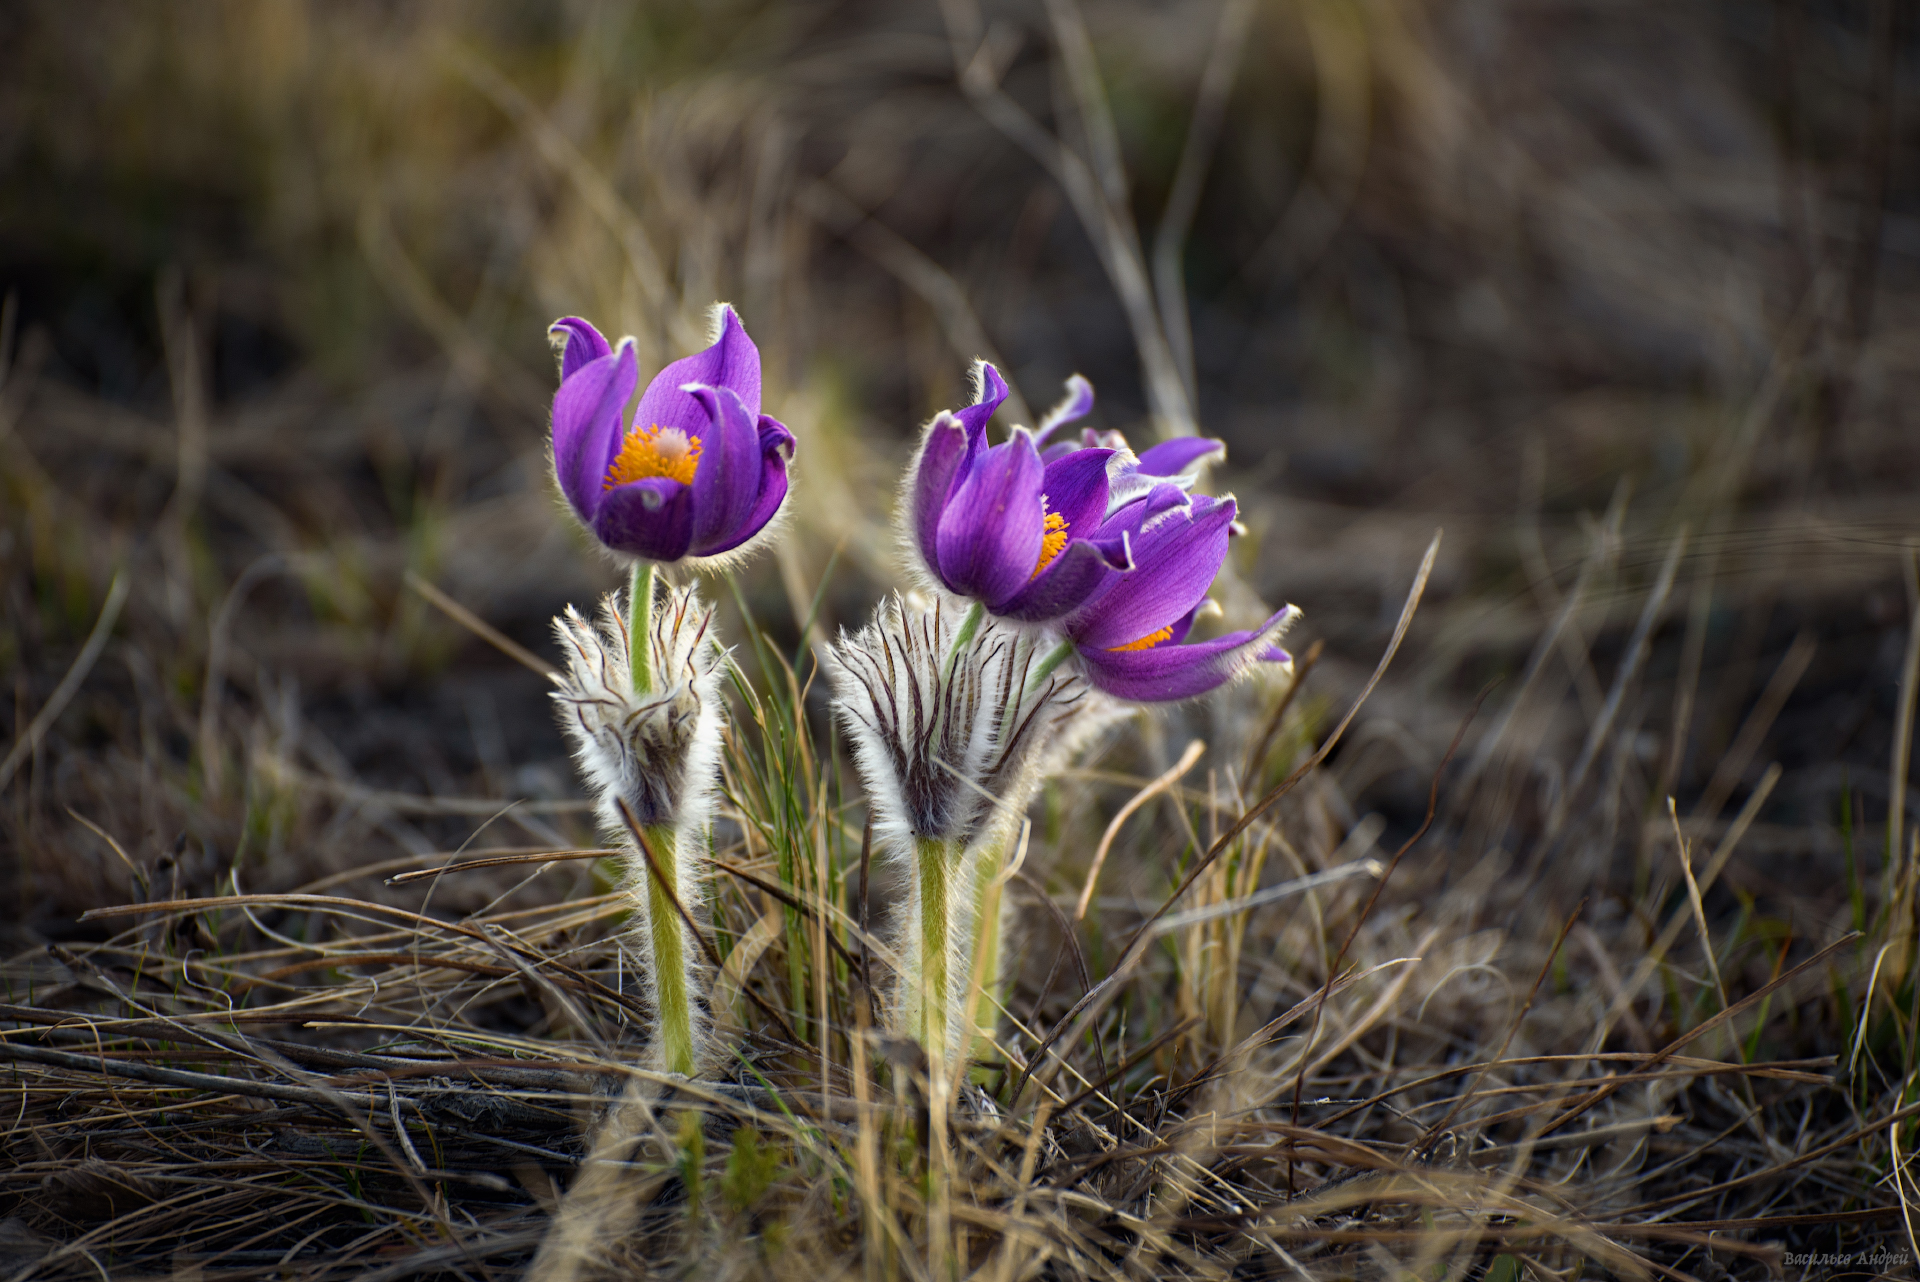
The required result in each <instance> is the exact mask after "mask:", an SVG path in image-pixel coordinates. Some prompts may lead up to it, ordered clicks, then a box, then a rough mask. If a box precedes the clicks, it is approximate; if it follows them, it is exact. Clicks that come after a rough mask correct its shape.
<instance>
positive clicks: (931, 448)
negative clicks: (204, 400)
mask: <svg viewBox="0 0 1920 1282" xmlns="http://www.w3.org/2000/svg"><path fill="white" fill-rule="evenodd" d="M971 452H972V451H971V450H970V449H969V447H968V443H967V429H966V426H965V424H963V423H961V421H960V420H959V419H957V418H955V417H954V416H953V415H952V414H949V413H947V412H946V411H945V410H941V411H940V413H939V414H938V415H936V416H935V417H934V420H933V422H932V423H930V424H928V426H927V434H926V436H925V437H924V438H923V439H922V440H921V442H920V452H919V453H918V454H916V455H914V459H913V464H912V466H911V467H910V468H909V470H908V472H907V494H908V495H909V496H910V497H909V500H908V501H909V502H910V503H911V504H912V510H911V511H910V512H909V513H908V516H907V519H908V521H909V523H910V525H911V528H912V531H913V545H914V546H915V547H916V548H918V549H919V551H920V556H921V559H922V560H924V561H925V562H926V567H927V572H928V573H929V574H932V575H934V576H935V577H936V578H938V577H939V566H940V552H939V548H938V547H937V546H936V543H935V534H936V532H937V531H938V530H939V528H940V514H941V513H942V512H944V511H946V510H947V496H948V495H950V494H952V493H953V483H954V481H955V480H956V479H958V477H959V475H960V468H961V465H962V464H963V463H965V462H966V460H967V456H968V455H969V454H970V453H971Z"/></svg>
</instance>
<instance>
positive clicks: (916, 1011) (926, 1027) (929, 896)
mask: <svg viewBox="0 0 1920 1282" xmlns="http://www.w3.org/2000/svg"><path fill="white" fill-rule="evenodd" d="M913 845H914V854H915V856H917V858H918V861H919V865H920V869H919V871H920V938H919V939H917V940H915V941H913V947H912V949H911V950H910V957H909V959H908V971H907V973H906V974H903V975H902V976H901V977H900V978H901V981H902V983H903V984H905V986H906V992H905V993H903V994H902V998H903V1003H904V1005H905V1009H906V1011H907V1013H908V1020H907V1031H908V1033H909V1034H911V1035H912V1036H913V1038H914V1039H915V1040H916V1041H918V1042H919V1043H920V1044H921V1045H922V1046H923V1047H925V1048H926V1051H927V1060H928V1061H929V1062H930V1063H931V1064H932V1065H933V1066H934V1068H935V1069H936V1070H944V1069H945V1067H946V1064H947V1007H948V1004H949V1002H950V1000H951V997H952V994H951V992H950V991H949V981H948V976H947V955H948V954H947V932H948V929H949V922H950V918H951V914H952V911H953V906H952V903H951V899H952V896H951V894H950V891H951V889H952V876H953V871H954V870H953V862H954V861H953V855H954V854H956V853H957V851H956V850H955V847H956V846H957V845H958V843H956V842H948V841H941V840H939V839H938V838H933V837H916V838H915V839H914V843H913Z"/></svg>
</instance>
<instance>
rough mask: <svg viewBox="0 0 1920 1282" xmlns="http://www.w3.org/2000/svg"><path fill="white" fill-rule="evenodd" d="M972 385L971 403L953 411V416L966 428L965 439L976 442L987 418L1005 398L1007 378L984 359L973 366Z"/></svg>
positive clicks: (985, 424) (982, 432) (985, 426)
mask: <svg viewBox="0 0 1920 1282" xmlns="http://www.w3.org/2000/svg"><path fill="white" fill-rule="evenodd" d="M973 378H974V386H975V388H976V394H975V396H974V398H973V404H971V405H969V406H967V407H966V408H965V409H963V410H958V411H956V412H955V414H954V417H955V418H957V419H959V420H960V425H961V426H962V427H964V428H966V430H967V441H968V442H969V443H973V442H977V441H979V440H980V438H981V437H982V436H983V435H984V434H985V432H986V430H987V420H988V419H990V418H992V417H993V413H994V411H995V410H997V409H999V408H1000V402H1002V401H1004V400H1006V399H1007V380H1006V379H1004V378H1001V377H1000V371H999V370H997V369H995V368H994V367H993V366H992V365H990V364H988V363H987V362H986V361H981V362H980V363H979V364H978V365H976V366H975V367H974V371H973Z"/></svg>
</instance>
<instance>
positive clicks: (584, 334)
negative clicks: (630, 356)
mask: <svg viewBox="0 0 1920 1282" xmlns="http://www.w3.org/2000/svg"><path fill="white" fill-rule="evenodd" d="M547 337H548V338H550V339H552V340H553V341H554V342H555V343H556V344H557V345H559V346H560V348H561V351H560V381H561V382H563V383H564V382H566V381H567V380H568V379H570V378H572V377H573V376H574V374H575V373H576V372H577V371H578V370H579V368H580V367H581V366H582V365H585V364H586V363H587V362H588V361H597V360H599V359H600V358H601V357H602V356H605V355H606V354H607V353H608V352H610V351H612V350H613V348H612V347H610V346H608V344H607V340H606V339H605V338H603V337H602V336H601V334H600V331H599V330H597V329H595V328H594V327H593V326H592V325H590V324H588V323H587V322H586V321H583V320H581V319H580V318H579V317H578V316H562V317H561V318H560V319H559V320H557V321H555V322H554V323H553V324H551V325H549V326H547Z"/></svg>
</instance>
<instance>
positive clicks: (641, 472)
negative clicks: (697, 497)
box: [602, 423, 700, 490]
mask: <svg viewBox="0 0 1920 1282" xmlns="http://www.w3.org/2000/svg"><path fill="white" fill-rule="evenodd" d="M699 466H700V440H699V438H698V437H691V436H688V435H687V434H686V433H685V432H683V431H681V430H680V429H679V428H677V427H661V426H660V425H659V424H657V423H656V424H654V425H653V426H652V427H636V428H634V429H633V430H632V431H630V432H628V433H627V436H626V440H625V441H623V442H622V443H621V445H620V452H619V453H618V454H616V455H615V456H614V459H613V463H612V464H611V465H610V466H609V467H608V468H607V479H606V481H605V482H604V483H603V485H602V488H603V489H609V490H610V489H612V488H613V487H614V486H616V485H629V484H631V483H632V482H634V481H645V480H648V479H650V478H652V477H656V476H664V477H666V478H667V479H668V480H673V481H678V482H680V484H682V485H692V484H693V474H694V471H695V470H696V469H698V468H699Z"/></svg>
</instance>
